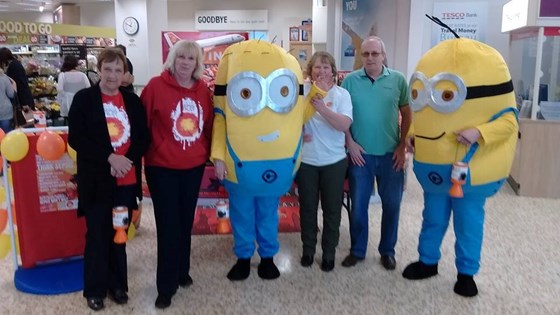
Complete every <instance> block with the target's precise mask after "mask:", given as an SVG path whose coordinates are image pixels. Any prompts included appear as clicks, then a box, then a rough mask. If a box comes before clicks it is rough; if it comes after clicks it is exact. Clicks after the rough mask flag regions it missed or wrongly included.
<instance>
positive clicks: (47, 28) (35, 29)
mask: <svg viewBox="0 0 560 315" xmlns="http://www.w3.org/2000/svg"><path fill="white" fill-rule="evenodd" d="M0 33H18V34H42V35H49V34H51V33H52V25H51V24H47V23H33V22H14V21H2V20H0Z"/></svg>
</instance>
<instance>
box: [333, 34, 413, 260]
mask: <svg viewBox="0 0 560 315" xmlns="http://www.w3.org/2000/svg"><path fill="white" fill-rule="evenodd" d="M361 58H362V63H363V68H361V69H358V70H356V71H354V72H352V73H350V74H349V75H348V76H346V78H345V79H344V81H343V82H342V87H344V88H345V89H346V90H348V92H349V93H350V96H351V98H352V106H353V117H354V121H353V122H352V125H351V127H350V131H347V132H346V146H347V148H348V152H349V155H350V164H349V167H348V175H349V184H350V198H351V199H352V209H351V211H350V238H351V243H352V244H351V248H350V254H349V255H348V256H347V257H346V258H345V259H344V260H343V261H342V266H345V267H351V266H354V265H356V263H357V262H358V261H361V260H363V259H364V258H365V257H366V251H367V241H368V222H369V221H368V207H369V198H370V195H371V193H372V190H373V184H374V181H377V186H378V191H379V196H380V197H381V203H382V208H383V214H382V217H381V239H380V241H379V247H378V250H379V254H380V255H381V264H382V265H383V267H385V269H387V270H393V269H395V267H396V260H395V245H396V243H397V234H398V227H399V213H400V205H401V199H402V191H403V184H404V165H405V139H406V134H407V132H408V129H409V127H410V122H411V112H410V108H409V106H408V84H407V82H406V79H405V77H404V75H403V74H402V73H400V72H398V71H395V70H393V69H389V68H387V67H386V66H384V65H383V61H384V60H385V58H386V56H385V44H384V43H383V41H382V40H381V38H379V37H376V36H371V37H368V38H366V39H365V40H364V41H363V43H362V46H361ZM399 113H400V116H401V118H402V120H401V124H400V128H399Z"/></svg>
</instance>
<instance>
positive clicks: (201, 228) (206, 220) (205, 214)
mask: <svg viewBox="0 0 560 315" xmlns="http://www.w3.org/2000/svg"><path fill="white" fill-rule="evenodd" d="M220 200H223V199H220V198H199V199H198V204H197V207H196V213H195V217H194V223H193V228H192V234H194V235H203V234H219V233H218V212H217V209H216V203H218V201H220ZM278 218H279V221H278V232H281V233H288V232H299V231H301V226H300V222H299V201H298V197H297V196H295V195H285V196H282V197H280V202H279V204H278Z"/></svg>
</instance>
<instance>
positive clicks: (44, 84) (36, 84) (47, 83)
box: [29, 77, 56, 97]
mask: <svg viewBox="0 0 560 315" xmlns="http://www.w3.org/2000/svg"><path fill="white" fill-rule="evenodd" d="M29 89H30V90H31V94H33V96H34V97H39V96H40V95H49V96H54V95H56V83H55V82H54V80H53V79H51V78H45V77H37V78H33V79H32V80H31V82H29Z"/></svg>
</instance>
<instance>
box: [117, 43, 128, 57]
mask: <svg viewBox="0 0 560 315" xmlns="http://www.w3.org/2000/svg"><path fill="white" fill-rule="evenodd" d="M117 48H118V49H120V50H122V52H123V54H124V55H125V56H126V47H125V46H124V45H117Z"/></svg>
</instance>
